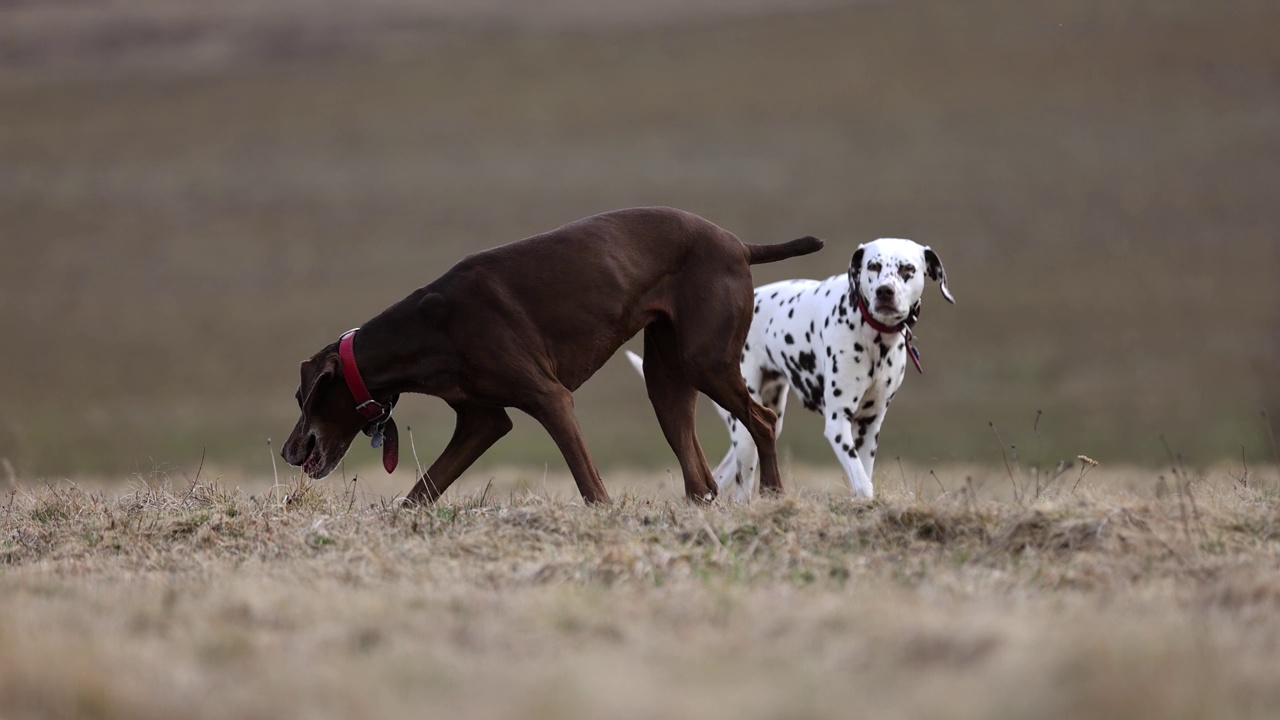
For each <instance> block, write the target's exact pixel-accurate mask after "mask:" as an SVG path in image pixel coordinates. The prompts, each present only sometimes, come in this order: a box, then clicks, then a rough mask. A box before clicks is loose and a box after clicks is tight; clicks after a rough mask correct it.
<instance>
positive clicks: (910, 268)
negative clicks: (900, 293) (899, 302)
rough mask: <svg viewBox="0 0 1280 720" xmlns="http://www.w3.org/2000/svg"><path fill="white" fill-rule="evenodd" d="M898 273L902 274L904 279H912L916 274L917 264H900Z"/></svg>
mask: <svg viewBox="0 0 1280 720" xmlns="http://www.w3.org/2000/svg"><path fill="white" fill-rule="evenodd" d="M898 274H899V275H901V276H902V279H903V280H910V279H911V276H912V275H915V274H916V266H915V265H902V266H899V267H898Z"/></svg>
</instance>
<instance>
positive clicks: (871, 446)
mask: <svg viewBox="0 0 1280 720" xmlns="http://www.w3.org/2000/svg"><path fill="white" fill-rule="evenodd" d="M888 409H889V408H888V407H884V406H880V405H876V406H875V407H873V408H871V409H870V410H865V411H864V412H871V413H875V414H874V415H867V416H865V417H860V418H856V419H855V420H854V424H855V425H857V433H858V436H857V438H855V439H854V441H853V449H854V450H857V451H858V458H859V459H860V460H862V469H863V471H865V472H866V474H867V482H870V478H871V477H872V475H871V469H872V468H873V467H874V466H875V464H876V447H877V446H878V445H879V444H880V426H881V425H883V424H884V415H885V411H886V410H888Z"/></svg>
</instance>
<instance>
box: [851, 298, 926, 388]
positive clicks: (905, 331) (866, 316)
mask: <svg viewBox="0 0 1280 720" xmlns="http://www.w3.org/2000/svg"><path fill="white" fill-rule="evenodd" d="M853 294H854V295H855V296H856V297H857V298H858V299H857V301H856V302H857V304H858V310H859V311H860V312H861V313H862V319H863V320H866V321H867V324H868V325H870V326H871V329H872V330H875V331H876V332H882V333H884V334H886V335H896V334H898V333H902V338H903V339H904V340H906V344H907V356H908V357H910V358H911V363H912V364H913V365H915V366H916V372H918V373H920V374H922V375H923V374H924V367H922V366H921V365H920V351H919V350H917V349H916V345H915V342H914V341H915V335H914V334H912V332H911V326H910V325H908V324H907V321H906V320H903V321H902V322H900V323H898V324H897V325H894V326H892V327H890V326H888V325H885V324H884V323H882V322H880V321H879V320H877V319H875V318H873V317H871V312H870V311H868V310H867V303H866V302H865V301H863V299H862V293H861V292H859V291H858V289H857V288H853Z"/></svg>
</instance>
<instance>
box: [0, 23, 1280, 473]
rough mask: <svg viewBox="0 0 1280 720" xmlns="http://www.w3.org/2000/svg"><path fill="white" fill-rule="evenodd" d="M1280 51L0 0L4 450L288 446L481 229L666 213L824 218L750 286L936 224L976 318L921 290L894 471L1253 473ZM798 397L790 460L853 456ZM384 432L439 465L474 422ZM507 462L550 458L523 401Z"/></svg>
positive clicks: (1267, 340)
mask: <svg viewBox="0 0 1280 720" xmlns="http://www.w3.org/2000/svg"><path fill="white" fill-rule="evenodd" d="M1278 38H1280V4H1278V3H1276V2H1274V0H1256V1H1250V0H1150V1H1147V0H1035V1H1033V2H1027V1H1026V0H967V1H965V2H956V0H914V1H899V2H887V1H877V0H864V1H861V2H843V3H841V2H821V1H818V0H813V1H805V2H797V1H796V0H652V1H649V2H633V1H630V0H591V1H588V0H546V1H543V2H537V3H533V2H518V1H516V0H376V1H370V2H364V3H340V2H336V0H252V1H249V0H224V1H223V2H219V3H208V2H203V1H201V0H114V1H110V2H108V1H106V0H103V1H101V2H94V3H84V2H79V1H72V0H38V1H32V2H23V1H22V0H19V1H18V2H5V3H0V460H4V461H7V462H8V463H9V466H11V467H12V468H14V471H13V472H16V473H17V474H18V475H20V476H22V477H60V476H81V475H93V474H118V473H124V474H127V473H131V472H147V471H152V470H154V469H157V468H171V467H182V468H194V467H195V466H196V464H197V463H198V462H199V461H200V458H201V455H202V453H206V452H207V454H208V462H210V463H216V464H220V465H224V466H227V465H239V466H243V467H247V468H252V469H256V470H259V471H262V472H270V460H269V458H268V454H267V452H268V450H267V446H266V443H267V439H268V438H273V439H274V442H275V447H276V448H277V449H278V448H279V444H280V442H281V441H283V439H284V438H285V437H286V435H287V434H288V432H289V430H290V428H291V427H292V424H293V422H294V420H295V418H296V406H295V404H294V400H293V397H292V393H293V390H294V387H295V385H296V383H297V366H298V363H299V362H300V361H301V360H302V359H304V358H305V357H307V356H309V355H310V354H311V353H312V352H313V351H315V350H317V349H318V348H320V347H321V346H323V345H324V344H326V343H328V342H330V341H332V340H333V339H335V338H336V337H337V336H338V334H339V333H340V332H342V331H343V330H346V329H347V328H350V327H353V326H356V325H359V324H360V323H361V322H363V321H364V320H366V319H368V318H369V317H371V316H372V315H374V314H376V313H377V312H378V311H379V310H381V309H382V308H384V307H385V306H387V305H388V304H390V303H392V302H394V301H395V300H398V299H399V298H401V297H403V296H404V295H406V294H407V293H408V292H410V291H411V290H413V289H414V288H416V287H418V286H421V285H424V284H426V283H427V282H429V281H430V280H432V279H433V278H435V277H436V276H437V275H438V274H440V273H441V272H443V271H444V270H445V269H447V268H448V267H449V266H450V265H452V264H453V263H454V262H456V261H457V260H458V259H460V258H461V257H463V256H464V255H466V254H467V253H469V252H472V251H474V250H478V249H481V248H486V247H491V246H493V245H497V244H500V243H504V242H508V241H511V240H516V239H519V238H522V237H526V236H528V235H531V234H534V233H537V232H541V231H544V230H547V229H550V228H552V227H555V226H558V225H560V224H562V223H565V222H567V221H570V220H574V219H576V218H579V217H582V216H585V215H589V214H593V213H596V212H600V211H603V210H608V209H613V208H618V207H626V206H634V205H650V204H665V205H674V206H677V207H680V208H684V209H687V210H691V211H693V212H696V213H699V214H701V215H703V216H705V217H707V218H708V219H710V220H712V221H714V222H716V223H718V224H720V225H722V226H724V227H726V228H728V229H730V230H732V231H733V232H735V233H737V234H738V235H739V236H740V237H741V238H742V239H744V240H746V241H749V242H757V243H768V242H777V241H782V240H787V239H790V238H793V237H797V236H799V235H804V234H814V235H818V236H820V237H823V238H825V239H827V241H828V245H827V249H826V250H824V251H823V252H821V253H819V254H817V255H813V256H809V257H806V258H803V259H800V260H795V261H789V262H786V263H780V264H776V265H769V266H761V267H759V268H757V270H756V280H757V283H758V284H762V283H765V282H770V281H773V280H777V279H781V278H785V277H800V276H807V277H826V276H828V275H832V274H835V273H840V272H843V271H844V268H845V266H846V264H847V263H848V259H849V256H850V254H851V253H852V252H853V250H854V248H855V247H856V246H857V244H858V243H859V242H865V241H868V240H872V239H874V238H876V237H881V236H901V237H909V238H913V239H915V240H918V241H920V242H922V243H925V244H929V245H932V246H933V247H934V249H935V250H937V251H938V253H939V255H940V256H941V257H942V259H943V261H944V262H945V264H946V268H947V271H948V274H949V276H950V279H951V288H952V290H953V292H954V293H955V295H956V298H957V300H958V304H957V305H955V306H950V305H947V304H946V303H944V302H942V299H941V297H940V296H939V295H938V294H937V291H936V289H934V288H930V291H929V293H928V295H927V296H926V302H925V309H924V314H923V319H922V321H921V323H920V325H919V326H918V335H919V338H920V343H919V344H920V349H921V352H922V353H923V361H924V367H925V374H924V375H923V376H917V375H915V374H914V373H913V374H911V376H910V377H909V378H908V379H907V382H906V386H905V388H904V390H903V391H902V392H901V393H899V395H898V398H897V400H896V402H895V404H894V405H893V408H892V410H891V412H890V415H889V418H888V421H887V424H886V427H885V433H884V435H883V438H882V447H883V449H882V451H881V453H880V458H881V460H882V463H881V466H880V471H881V472H884V468H885V464H886V463H887V462H889V461H888V459H889V458H893V457H895V456H901V457H902V458H904V459H906V460H913V461H917V462H923V463H935V462H937V463H947V462H986V463H999V462H1001V447H1000V443H999V442H998V441H997V439H996V435H995V433H993V432H992V428H991V426H990V423H995V426H996V428H998V430H999V432H1000V435H1001V436H1002V437H1003V442H1004V444H1005V445H1006V446H1008V445H1016V446H1017V450H1016V452H1017V453H1018V454H1019V455H1020V457H1021V458H1022V461H1023V462H1024V463H1025V462H1032V461H1035V460H1038V459H1040V458H1042V457H1043V458H1044V459H1046V460H1047V461H1052V460H1054V459H1056V458H1058V457H1064V456H1074V455H1075V454H1076V453H1085V454H1088V455H1091V456H1093V457H1095V458H1097V459H1099V460H1101V461H1103V462H1104V463H1107V462H1136V463H1147V464H1154V463H1162V462H1164V458H1165V450H1164V448H1163V446H1162V443H1161V440H1160V438H1161V435H1163V436H1164V437H1165V438H1166V440H1167V442H1168V443H1169V445H1170V446H1171V447H1172V448H1173V449H1174V451H1175V452H1182V453H1185V454H1186V456H1187V458H1188V461H1190V462H1200V463H1212V462H1216V461H1221V460H1227V459H1230V460H1232V461H1235V462H1238V461H1239V459H1240V457H1241V453H1242V452H1243V453H1244V455H1245V457H1246V458H1248V459H1249V460H1251V461H1262V460H1267V461H1269V460H1271V459H1272V458H1273V454H1272V453H1273V449H1272V446H1271V444H1270V442H1269V440H1268V437H1267V430H1266V427H1267V422H1266V420H1265V418H1264V417H1263V412H1264V411H1269V413H1270V416H1271V417H1272V418H1273V419H1272V420H1271V424H1272V425H1273V426H1276V425H1280V421H1277V420H1276V419H1274V416H1275V415H1277V414H1280V390H1277V384H1276V376H1277V366H1278V365H1280V289H1278V288H1277V270H1280V238H1277V230H1278V228H1280V192H1278V191H1280V39H1278ZM565 281H566V282H572V278H566V279H565ZM638 345H639V343H638V341H633V343H632V346H635V347H638ZM792 407H793V412H792V414H791V415H790V416H789V417H788V419H787V430H786V433H785V434H784V436H783V443H782V444H783V447H784V453H785V456H786V457H787V458H789V460H790V461H791V462H795V463H801V462H803V463H814V464H834V460H833V458H832V457H831V456H830V453H829V450H828V449H827V447H826V443H825V441H824V440H823V438H822V434H821V429H820V427H821V426H820V423H819V422H818V418H817V417H816V416H814V415H811V414H809V413H806V412H804V411H803V410H801V409H800V408H799V404H798V403H797V404H793V406H792ZM578 411H579V415H580V419H581V421H582V423H583V425H584V427H585V431H586V434H587V439H588V442H589V444H590V446H591V448H592V451H593V452H594V454H595V455H596V458H597V460H598V461H599V463H600V465H601V466H602V467H604V468H606V469H607V468H610V467H613V468H617V467H621V466H637V467H650V468H663V467H670V466H672V465H673V464H674V463H673V458H672V456H671V453H670V451H669V450H668V449H667V448H666V446H665V444H664V442H663V441H662V437H661V434H660V432H659V429H658V427H657V423H656V422H655V421H654V419H653V415H652V411H651V409H650V407H649V405H648V403H647V401H646V400H645V396H644V391H643V388H642V385H641V381H640V380H639V379H638V378H637V377H635V376H634V375H633V374H632V372H631V370H630V368H629V366H627V364H626V362H625V361H624V360H623V359H622V358H621V357H618V358H615V360H614V361H612V362H611V363H610V364H609V365H607V366H606V367H605V369H604V370H602V371H601V372H600V373H599V374H598V375H597V376H596V377H595V378H594V379H593V380H592V381H591V382H590V383H588V384H587V385H586V386H585V387H584V388H583V389H582V390H581V391H580V392H579V394H578ZM1038 412H1042V413H1043V415H1042V416H1041V417H1040V419H1039V422H1038V424H1036V422H1035V419H1036V416H1037V413H1038ZM397 417H399V418H400V424H401V428H404V427H405V426H406V425H408V426H411V427H412V428H413V430H414V436H415V443H416V445H417V448H418V451H419V453H420V454H421V455H422V456H423V457H422V460H423V462H424V463H426V462H429V459H430V457H434V453H435V452H436V451H437V450H438V449H439V448H440V447H442V446H443V443H444V440H445V439H446V438H447V434H448V431H449V429H450V428H451V427H452V413H451V412H450V411H449V409H448V408H447V406H445V405H444V404H443V403H442V402H440V401H438V400H435V399H431V398H425V397H409V398H406V399H405V400H404V401H402V403H401V405H400V407H399V408H398V409H397ZM703 419H704V424H703V431H702V439H703V443H704V446H705V447H706V448H707V451H708V455H709V456H710V457H711V459H712V461H713V462H714V461H715V460H717V459H718V457H719V455H720V453H721V452H722V451H723V448H724V447H725V445H726V436H725V432H724V430H723V428H722V427H721V426H720V424H719V421H718V420H717V419H716V418H715V417H714V415H712V414H711V413H710V412H705V413H704V418H703ZM1037 434H1038V436H1037ZM1005 449H1006V450H1007V449H1008V448H1007V447H1006V448H1005ZM375 457H376V456H375V455H374V451H372V450H370V449H369V448H368V447H367V445H365V444H363V443H358V444H357V446H356V448H355V449H354V450H353V451H352V456H351V458H350V460H351V461H354V462H357V463H373V462H375V461H376V460H375ZM498 463H502V464H513V463H514V464H523V465H529V466H537V467H541V466H542V465H543V464H544V463H548V464H551V467H552V468H553V469H557V468H561V467H562V465H561V464H560V463H562V460H561V459H560V458H559V455H558V453H557V452H556V451H555V448H554V446H553V445H552V444H551V442H550V441H549V440H548V439H547V437H546V435H545V433H543V432H542V431H541V430H540V429H539V428H537V427H536V426H535V425H533V424H532V422H530V421H528V420H527V419H526V418H521V419H519V421H518V426H517V430H516V431H515V432H514V433H512V434H511V435H509V436H508V437H507V438H505V439H504V440H503V441H501V442H500V443H499V444H498V445H497V446H496V447H495V448H494V449H493V450H491V451H490V452H489V453H488V455H487V456H486V457H485V458H484V459H483V460H482V464H487V465H494V464H498ZM408 466H409V467H411V463H409V464H408ZM403 467H406V463H402V468H403ZM401 472H402V473H411V472H412V471H411V470H404V469H402V470H401ZM406 487H407V485H406Z"/></svg>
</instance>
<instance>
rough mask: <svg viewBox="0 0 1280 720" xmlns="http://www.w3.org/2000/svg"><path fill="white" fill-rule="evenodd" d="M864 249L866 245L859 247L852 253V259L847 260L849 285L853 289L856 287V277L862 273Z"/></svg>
mask: <svg viewBox="0 0 1280 720" xmlns="http://www.w3.org/2000/svg"><path fill="white" fill-rule="evenodd" d="M866 249H867V246H866V245H859V246H858V249H857V250H854V251H853V257H851V258H849V284H850V285H853V286H854V287H857V285H858V276H859V275H860V274H861V273H862V254H863V251H865V250H866Z"/></svg>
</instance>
